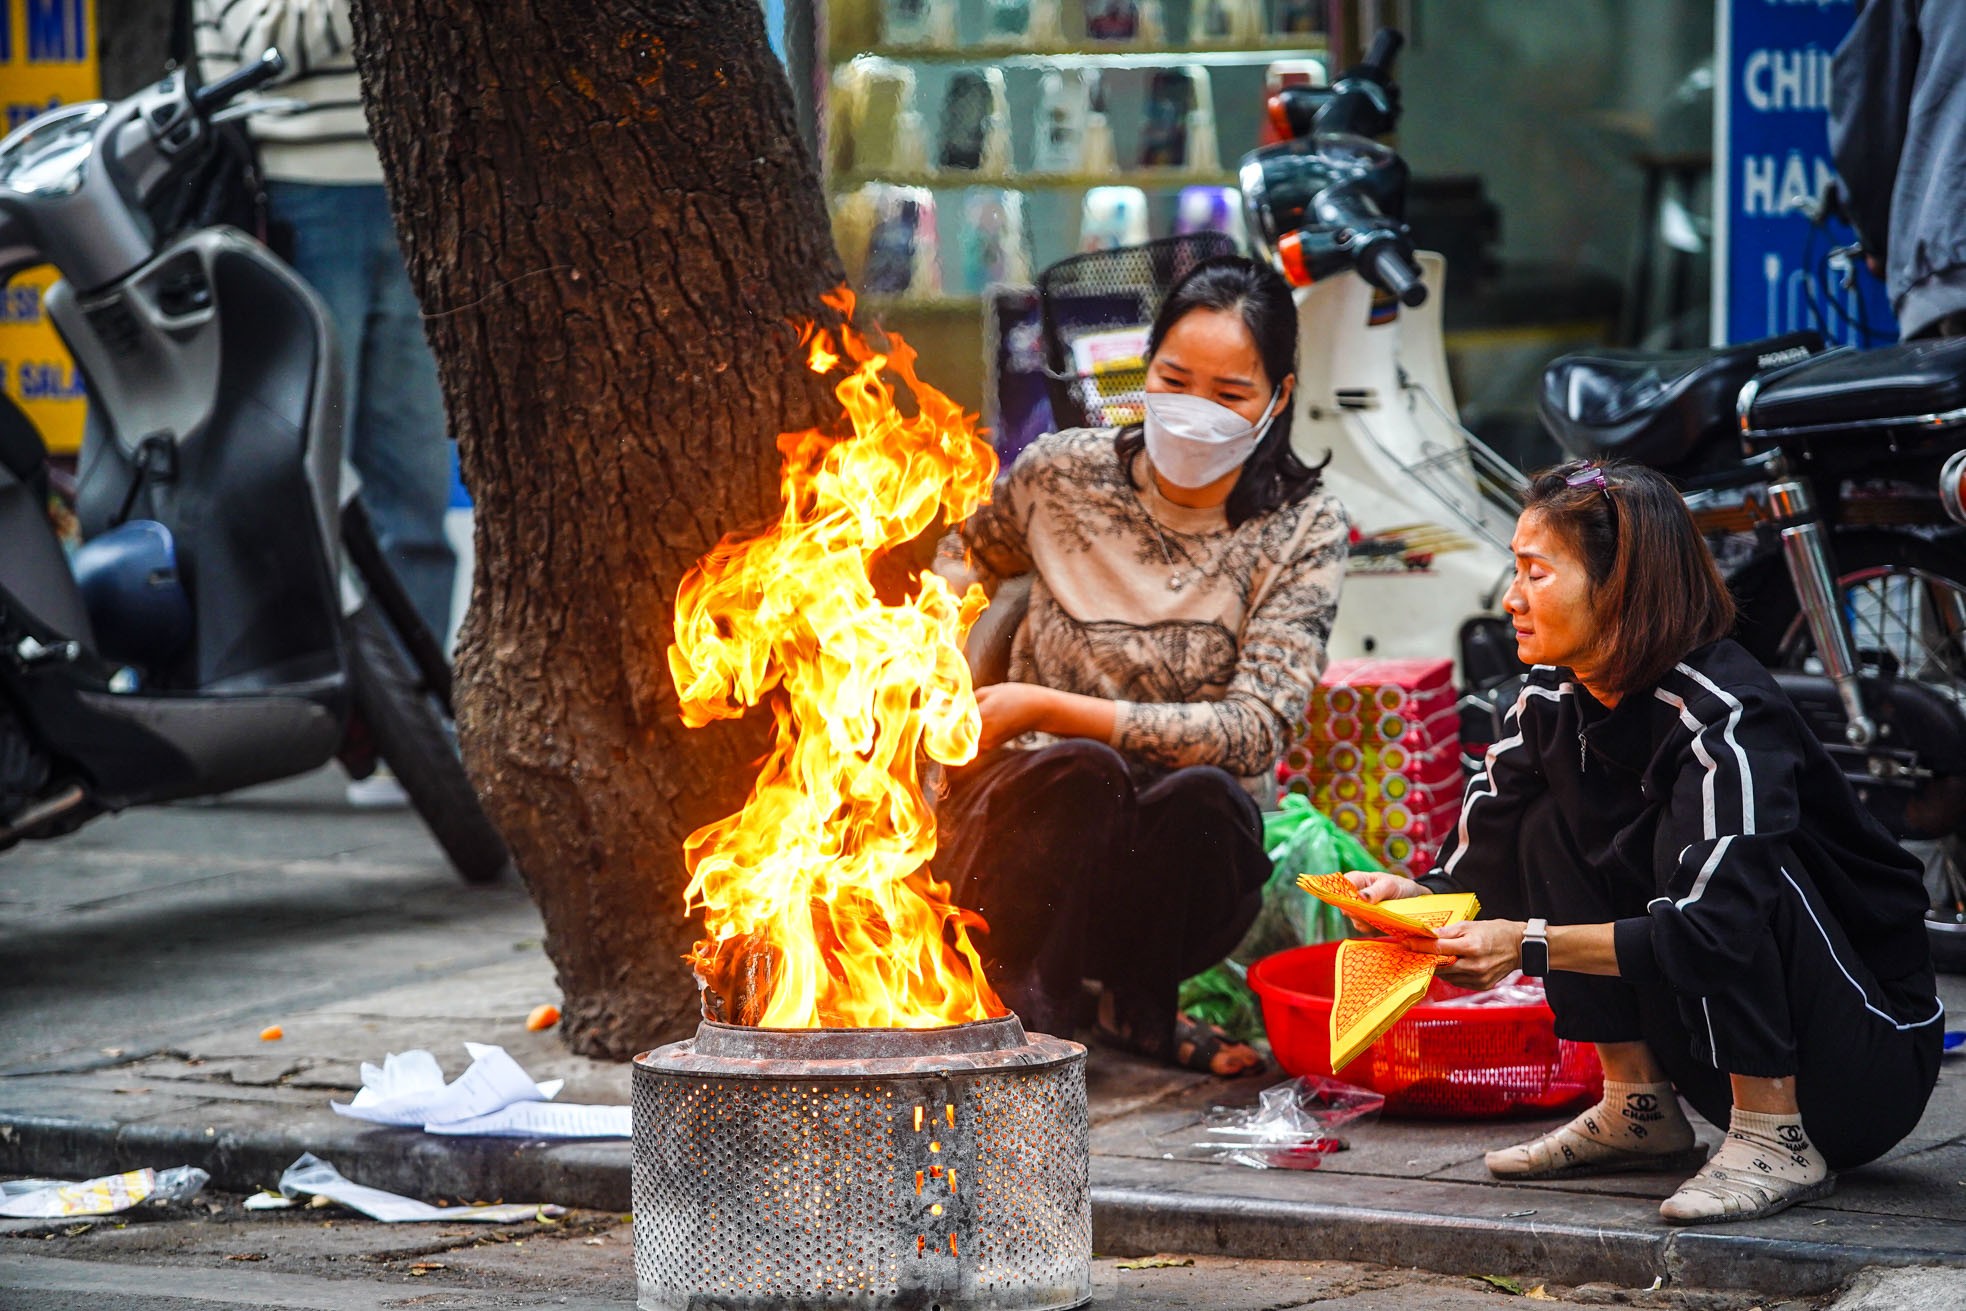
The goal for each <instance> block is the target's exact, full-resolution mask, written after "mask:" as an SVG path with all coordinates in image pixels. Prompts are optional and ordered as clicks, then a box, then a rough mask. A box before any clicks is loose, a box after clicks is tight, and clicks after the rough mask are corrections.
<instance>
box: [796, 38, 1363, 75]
mask: <svg viewBox="0 0 1966 1311" xmlns="http://www.w3.org/2000/svg"><path fill="white" fill-rule="evenodd" d="M1324 53H1325V44H1324V41H1323V39H1322V38H1320V37H1301V36H1293V37H1283V36H1279V37H1275V38H1272V39H1267V40H1264V41H1261V42H1240V43H1224V44H1209V45H1196V46H1189V45H1169V46H1138V45H1130V44H1121V43H1119V42H1115V43H1113V45H1112V47H1111V48H1110V49H1101V48H1099V47H1098V46H1097V45H1096V44H1095V43H1093V42H1084V43H1081V44H1078V45H1059V46H1045V47H1042V48H1034V47H1032V46H1028V45H974V46H930V45H919V46H910V45H877V46H873V47H870V48H868V49H864V50H854V49H850V48H849V49H845V50H840V51H836V52H835V58H834V62H835V63H844V62H845V61H847V60H849V59H852V58H855V57H857V56H861V55H874V56H878V57H880V58H882V59H891V60H893V61H895V62H896V63H901V64H995V65H997V66H998V67H1000V68H1035V69H1046V68H1160V67H1163V66H1166V65H1169V64H1200V65H1202V66H1203V67H1205V68H1206V67H1219V68H1234V67H1239V66H1244V65H1249V64H1268V63H1271V62H1273V61H1274V60H1277V59H1290V58H1300V59H1314V58H1318V57H1320V56H1322V55H1323V54H1324Z"/></svg>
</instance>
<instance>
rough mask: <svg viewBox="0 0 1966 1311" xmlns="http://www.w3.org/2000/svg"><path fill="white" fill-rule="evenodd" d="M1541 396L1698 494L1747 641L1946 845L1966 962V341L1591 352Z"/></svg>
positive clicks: (1824, 733) (1569, 447)
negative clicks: (1962, 849)
mask: <svg viewBox="0 0 1966 1311" xmlns="http://www.w3.org/2000/svg"><path fill="white" fill-rule="evenodd" d="M1541 409H1542V417H1543V421H1544V424H1545V426H1546V427H1547V428H1548V429H1549V431H1550V433H1551V435H1552V436H1554V437H1555V438H1556V440H1557V442H1558V444H1559V445H1561V446H1562V447H1563V449H1564V450H1565V451H1566V452H1568V453H1569V454H1571V455H1573V456H1579V457H1590V458H1598V459H1602V458H1619V459H1626V460H1633V461H1636V462H1638V463H1641V464H1646V465H1650V466H1651V467H1653V468H1656V469H1658V470H1659V471H1660V472H1662V473H1664V474H1666V475H1667V476H1668V477H1670V478H1672V479H1673V480H1674V482H1675V483H1677V484H1678V486H1679V487H1680V488H1681V489H1682V491H1683V492H1684V494H1685V497H1686V502H1687V505H1688V507H1689V508H1690V509H1691V510H1692V511H1693V515H1694V518H1695V520H1696V521H1697V522H1698V523H1699V524H1700V526H1701V527H1702V529H1703V530H1705V531H1706V532H1707V533H1708V534H1709V537H1710V538H1712V539H1713V540H1715V541H1716V543H1717V544H1718V545H1719V546H1720V547H1721V551H1720V554H1721V556H1722V559H1723V561H1724V562H1725V566H1726V572H1727V574H1728V580H1729V582H1730V584H1731V585H1732V586H1733V588H1734V591H1735V595H1736V596H1737V598H1738V599H1739V601H1740V605H1741V623H1740V628H1739V630H1738V632H1737V637H1738V638H1739V639H1740V641H1741V642H1742V643H1743V645H1745V646H1746V647H1747V648H1748V649H1749V650H1750V651H1752V652H1753V653H1754V654H1755V656H1756V657H1757V658H1758V659H1760V660H1761V661H1762V662H1763V663H1764V664H1766V665H1767V666H1768V667H1769V668H1770V669H1771V670H1772V671H1774V673H1775V677H1776V680H1777V681H1778V682H1779V683H1780V684H1781V685H1782V687H1783V689H1784V690H1785V691H1787V692H1788V694H1789V696H1790V698H1791V699H1792V700H1794V702H1795V703H1796V705H1797V706H1798V707H1799V708H1800V709H1801V711H1802V713H1803V715H1804V716H1805V718H1807V719H1808V720H1809V722H1810V723H1811V725H1812V726H1813V727H1814V728H1815V730H1816V732H1817V734H1818V735H1819V736H1820V737H1821V738H1822V740H1823V741H1824V742H1825V743H1826V744H1827V745H1828V746H1829V748H1830V751H1831V753H1832V754H1833V755H1835V756H1836V757H1837V758H1838V760H1839V762H1840V763H1841V764H1842V766H1843V768H1844V771H1845V772H1846V774H1847V775H1848V776H1849V777H1850V779H1851V781H1852V783H1854V784H1855V785H1856V788H1857V791H1858V793H1859V794H1860V795H1862V796H1863V797H1864V798H1865V800H1866V801H1867V803H1868V804H1869V805H1870V807H1871V809H1872V810H1873V811H1874V812H1875V813H1876V814H1877V815H1878V816H1879V818H1880V819H1882V820H1883V821H1884V822H1885V823H1886V824H1887V825H1888V826H1889V827H1890V828H1891V830H1892V831H1893V832H1894V833H1896V834H1898V835H1899V836H1900V837H1903V838H1906V839H1910V840H1925V841H1928V842H1932V843H1934V844H1935V846H1934V849H1933V851H1934V860H1933V864H1934V871H1933V878H1932V880H1931V882H1932V883H1933V885H1934V886H1933V892H1934V899H1935V902H1937V903H1938V904H1937V908H1935V909H1934V910H1933V911H1932V912H1931V913H1930V914H1929V915H1928V916H1927V920H1926V924H1927V928H1928V929H1929V931H1930V937H1931V941H1932V950H1933V954H1934V956H1935V958H1936V959H1937V961H1938V962H1939V965H1940V967H1941V968H1942V969H1949V970H1954V971H1958V970H1962V969H1966V879H1962V877H1961V874H1960V869H1959V864H1958V861H1957V859H1956V858H1955V856H1954V849H1956V847H1957V839H1958V838H1959V837H1960V836H1962V834H1966V533H1962V525H1966V340H1950V341H1920V342H1910V343H1906V344H1903V345H1899V346H1892V347H1887V348H1884V349H1882V350H1872V351H1857V350H1853V349H1850V348H1848V347H1844V348H1839V349H1835V350H1825V349H1824V348H1823V341H1822V338H1821V337H1819V336H1818V335H1816V334H1815V333H1797V334H1793V335H1790V336H1786V337H1777V338H1773V339H1770V340H1767V341H1757V342H1748V343H1745V344H1743V345H1738V346H1728V347H1723V348H1718V349H1714V350H1694V351H1675V352H1668V353H1647V352H1641V351H1625V350H1613V351H1593V352H1583V353H1579V354H1573V355H1568V356H1565V357H1563V358H1562V359H1559V360H1557V361H1556V362H1554V363H1553V364H1551V365H1550V366H1549V368H1548V369H1547V370H1546V371H1545V373H1544V375H1543V389H1542V397H1541ZM1730 547H1731V548H1733V549H1731V550H1730V549H1729V548H1730Z"/></svg>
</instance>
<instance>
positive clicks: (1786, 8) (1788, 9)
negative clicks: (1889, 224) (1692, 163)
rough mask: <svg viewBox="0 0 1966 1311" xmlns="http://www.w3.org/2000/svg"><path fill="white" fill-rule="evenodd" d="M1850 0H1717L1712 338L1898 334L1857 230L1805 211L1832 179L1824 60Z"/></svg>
mask: <svg viewBox="0 0 1966 1311" xmlns="http://www.w3.org/2000/svg"><path fill="white" fill-rule="evenodd" d="M1856 12H1857V11H1856V5H1855V4H1854V0H1721V3H1720V5H1719V6H1718V9H1717V21H1718V29H1719V30H1718V40H1717V43H1716V47H1715V54H1714V62H1715V67H1716V69H1717V70H1718V73H1719V77H1718V82H1717V85H1716V86H1715V88H1714V106H1715V113H1714V152H1713V153H1714V161H1715V174H1714V213H1715V215H1716V216H1717V220H1718V221H1717V222H1716V223H1715V233H1714V279H1713V286H1714V305H1713V333H1714V342H1715V344H1721V343H1725V342H1738V341H1753V340H1755V339H1756V338H1759V337H1775V336H1779V335H1781V334H1782V333H1785V332H1796V331H1799V330H1801V329H1803V328H1815V329H1816V330H1817V331H1819V332H1821V333H1822V334H1823V336H1824V337H1826V338H1828V339H1829V340H1830V341H1831V342H1833V343H1839V344H1848V345H1852V346H1881V345H1884V344H1886V343H1888V342H1891V341H1895V340H1896V339H1897V324H1896V323H1895V321H1894V320H1893V319H1892V317H1891V304H1890V300H1889V298H1888V297H1887V296H1886V295H1885V293H1884V286H1883V284H1882V283H1881V282H1880V281H1879V280H1878V279H1877V278H1875V277H1873V276H1872V275H1871V274H1870V273H1869V272H1867V271H1866V270H1865V269H1864V268H1863V267H1862V261H1861V259H1860V258H1858V257H1855V256H1852V255H1848V254H1842V253H1839V251H1840V250H1841V249H1842V248H1845V247H1849V246H1851V245H1853V244H1854V243H1855V241H1856V237H1855V236H1854V235H1853V234H1852V233H1851V231H1850V229H1849V227H1847V226H1846V225H1844V224H1843V223H1841V222H1835V221H1829V222H1821V223H1818V222H1817V221H1815V218H1814V216H1813V210H1814V208H1815V206H1816V204H1817V201H1818V198H1819V197H1821V196H1822V195H1823V194H1824V193H1825V189H1826V187H1827V185H1828V183H1829V182H1830V180H1831V179H1832V178H1833V177H1834V176H1835V167H1834V165H1832V164H1831V162H1830V156H1829V96H1830V56H1831V54H1832V53H1833V52H1834V51H1835V50H1836V47H1837V46H1838V45H1839V44H1840V43H1841V42H1842V40H1843V37H1844V34H1845V33H1847V32H1848V31H1849V30H1850V25H1851V23H1852V22H1853V21H1855V18H1856Z"/></svg>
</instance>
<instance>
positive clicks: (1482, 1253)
mask: <svg viewBox="0 0 1966 1311" xmlns="http://www.w3.org/2000/svg"><path fill="white" fill-rule="evenodd" d="M1092 1238H1093V1245H1094V1250H1096V1251H1099V1252H1102V1253H1104V1252H1182V1253H1188V1254H1193V1255H1198V1256H1227V1257H1242V1258H1245V1259H1267V1260H1282V1261H1363V1262H1371V1263H1373V1264H1377V1265H1387V1266H1402V1267H1412V1268H1418V1269H1422V1270H1429V1271H1433V1272H1434V1273H1437V1274H1453V1275H1465V1274H1469V1273H1470V1272H1479V1273H1489V1272H1492V1273H1496V1274H1507V1275H1515V1276H1533V1277H1534V1278H1535V1279H1537V1280H1548V1281H1550V1282H1552V1283H1558V1284H1570V1285H1577V1284H1585V1283H1592V1282H1605V1281H1608V1282H1611V1283H1616V1284H1622V1285H1624V1286H1625V1287H1627V1288H1645V1287H1647V1286H1649V1285H1650V1284H1651V1283H1652V1282H1653V1280H1655V1279H1664V1281H1665V1283H1666V1285H1667V1286H1670V1287H1674V1288H1742V1289H1750V1290H1752V1291H1754V1292H1758V1293H1766V1294H1769V1295H1773V1296H1809V1295H1813V1294H1819V1293H1828V1292H1833V1291H1835V1290H1837V1289H1840V1288H1841V1287H1842V1286H1843V1285H1845V1284H1846V1283H1848V1282H1849V1281H1850V1280H1851V1279H1853V1278H1855V1277H1856V1275H1857V1274H1858V1273H1860V1272H1861V1271H1863V1270H1867V1269H1870V1268H1872V1267H1876V1266H1952V1267H1959V1266H1962V1265H1966V1258H1963V1257H1962V1255H1961V1253H1959V1252H1958V1251H1945V1250H1937V1249H1929V1248H1920V1247H1902V1246H1894V1247H1876V1246H1857V1245H1854V1244H1848V1243H1819V1242H1804V1241H1798V1240H1795V1239H1788V1238H1767V1237H1758V1236H1756V1235H1753V1234H1749V1233H1713V1232H1709V1231H1688V1230H1670V1229H1664V1228H1648V1229H1637V1228H1633V1229H1615V1228H1606V1227H1601V1226H1593V1225H1580V1224H1562V1223H1555V1224H1552V1223H1543V1224H1537V1223H1534V1222H1525V1223H1522V1224H1501V1223H1498V1222H1496V1221H1494V1220H1488V1219H1483V1218H1480V1217H1473V1216H1454V1215H1441V1214H1432V1213H1427V1212H1419V1211H1399V1210H1391V1209H1384V1208H1371V1207H1362V1206H1337V1205H1332V1204H1330V1203H1323V1202H1300V1201H1280V1200H1274V1199H1260V1198H1248V1197H1225V1196H1221V1195H1209V1194H1200V1193H1186V1192H1167V1191H1158V1190H1152V1189H1143V1188H1138V1187H1115V1186H1107V1187H1095V1188H1094V1189H1093V1190H1092Z"/></svg>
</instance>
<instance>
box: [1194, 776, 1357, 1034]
mask: <svg viewBox="0 0 1966 1311" xmlns="http://www.w3.org/2000/svg"><path fill="white" fill-rule="evenodd" d="M1263 846H1264V848H1265V850H1267V851H1268V852H1269V853H1270V878H1269V882H1267V883H1265V884H1264V885H1263V908H1262V909H1261V910H1260V911H1258V912H1257V914H1256V922H1255V923H1254V924H1251V925H1250V926H1249V932H1247V933H1245V934H1244V935H1243V938H1242V941H1241V942H1240V943H1238V944H1237V945H1236V949H1235V950H1234V951H1232V952H1230V953H1229V958H1228V959H1227V960H1225V961H1223V962H1222V963H1221V964H1219V965H1216V966H1213V967H1212V968H1210V969H1207V970H1204V971H1202V972H1201V973H1200V974H1197V975H1195V976H1194V977H1193V978H1192V979H1189V980H1187V981H1186V982H1185V983H1183V984H1182V985H1181V990H1180V995H1179V1000H1180V1006H1181V1009H1182V1010H1184V1011H1186V1012H1187V1013H1188V1014H1189V1015H1190V1016H1192V1017H1194V1018H1195V1019H1197V1020H1200V1021H1202V1022H1203V1023H1206V1024H1214V1025H1219V1026H1220V1027H1221V1029H1222V1030H1223V1032H1225V1033H1227V1034H1228V1035H1229V1036H1230V1037H1231V1038H1233V1039H1235V1040H1236V1041H1237V1042H1258V1041H1261V1040H1262V1037H1263V1012H1262V1008H1261V1007H1260V1006H1259V1005H1258V1003H1257V1000H1256V994H1255V993H1253V992H1251V991H1250V990H1249V981H1248V975H1249V967H1250V966H1251V965H1253V964H1255V963H1256V962H1257V961H1259V960H1261V959H1262V958H1263V957H1265V956H1269V955H1273V954H1275V953H1276V952H1279V951H1288V950H1289V949H1290V948H1292V947H1302V946H1305V945H1307V944H1309V943H1313V942H1336V941H1338V940H1339V939H1342V938H1345V937H1347V936H1349V933H1350V928H1351V926H1350V924H1349V923H1348V922H1347V921H1346V919H1345V917H1344V916H1343V915H1342V914H1340V913H1339V912H1338V911H1337V910H1336V909H1335V908H1334V907H1331V906H1327V905H1325V903H1323V902H1322V901H1319V900H1318V899H1317V898H1316V897H1313V896H1312V895H1311V894H1310V893H1308V892H1305V891H1304V890H1303V889H1302V888H1300V887H1298V886H1297V878H1298V876H1299V875H1302V874H1339V873H1343V872H1345V871H1347V870H1377V869H1379V868H1381V866H1380V864H1379V862H1378V861H1377V860H1375V859H1373V857H1372V854H1371V853H1370V852H1368V851H1367V850H1366V849H1365V848H1364V847H1363V846H1361V845H1359V842H1358V840H1357V839H1356V838H1354V837H1353V836H1352V835H1351V834H1349V833H1347V832H1345V831H1344V830H1343V829H1341V828H1339V827H1338V826H1337V825H1336V824H1334V823H1332V822H1331V819H1330V817H1329V816H1327V815H1325V814H1324V812H1322V811H1320V810H1319V809H1317V807H1315V806H1313V805H1312V804H1311V803H1310V802H1309V801H1308V800H1306V799H1305V798H1304V797H1302V796H1300V795H1299V794H1297V793H1295V792H1292V793H1288V794H1287V795H1285V797H1284V799H1283V803H1282V805H1281V806H1280V807H1279V808H1278V809H1276V810H1274V811H1272V812H1270V813H1269V814H1267V815H1265V816H1264V817H1263Z"/></svg>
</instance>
